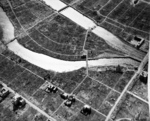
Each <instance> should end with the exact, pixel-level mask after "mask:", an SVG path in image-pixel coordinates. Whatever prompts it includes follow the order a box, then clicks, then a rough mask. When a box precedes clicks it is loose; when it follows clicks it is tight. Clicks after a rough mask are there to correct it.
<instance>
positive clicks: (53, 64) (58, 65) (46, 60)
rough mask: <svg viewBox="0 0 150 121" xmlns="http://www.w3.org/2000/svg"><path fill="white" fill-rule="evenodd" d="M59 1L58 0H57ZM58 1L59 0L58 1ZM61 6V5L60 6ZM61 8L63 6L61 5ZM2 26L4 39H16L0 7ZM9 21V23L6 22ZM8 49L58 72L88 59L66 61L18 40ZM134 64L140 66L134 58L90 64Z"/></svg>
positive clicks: (78, 66)
mask: <svg viewBox="0 0 150 121" xmlns="http://www.w3.org/2000/svg"><path fill="white" fill-rule="evenodd" d="M56 1H57V0H56ZM56 3H57V2H56ZM59 7H60V6H59ZM60 8H61V7H60ZM0 12H1V14H0V21H1V22H0V26H2V27H3V30H4V33H5V35H7V36H8V35H9V37H7V36H6V38H5V39H3V41H6V42H9V41H10V40H12V39H14V27H13V25H12V23H11V22H10V21H9V18H8V17H7V16H6V14H5V12H4V11H3V10H2V9H0ZM5 22H7V24H4V23H5ZM8 49H9V50H11V51H12V52H14V53H15V54H16V55H18V56H20V57H21V58H23V59H25V60H27V61H28V62H30V63H32V64H34V65H36V66H38V67H41V68H43V69H45V70H53V71H56V72H69V71H73V70H77V69H80V68H82V67H86V61H76V62H75V61H74V62H72V61H71V62H70V61H64V60H59V59H56V58H52V57H49V56H47V55H43V54H40V53H35V52H32V51H30V50H28V49H26V48H25V47H23V46H22V45H20V44H19V43H18V41H17V40H15V41H13V42H11V43H9V44H8ZM118 64H120V65H134V66H138V65H139V63H138V62H136V61H134V60H132V59H97V60H89V61H88V65H89V67H93V66H104V65H106V66H107V65H108V66H109V65H118Z"/></svg>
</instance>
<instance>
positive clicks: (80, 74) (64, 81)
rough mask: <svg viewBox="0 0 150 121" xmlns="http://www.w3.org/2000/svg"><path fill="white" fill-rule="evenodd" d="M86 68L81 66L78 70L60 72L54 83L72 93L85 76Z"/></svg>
mask: <svg viewBox="0 0 150 121" xmlns="http://www.w3.org/2000/svg"><path fill="white" fill-rule="evenodd" d="M85 76H86V69H85V68H81V69H79V70H76V71H72V72H67V73H65V72H64V73H58V74H56V75H55V77H54V78H53V79H52V83H53V84H54V85H56V86H58V87H60V88H61V89H63V90H64V91H65V92H67V93H71V92H72V91H73V90H74V89H75V88H76V87H77V85H78V84H79V83H80V82H81V81H82V80H83V79H84V78H85Z"/></svg>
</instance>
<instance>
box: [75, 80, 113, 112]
mask: <svg viewBox="0 0 150 121" xmlns="http://www.w3.org/2000/svg"><path fill="white" fill-rule="evenodd" d="M110 91H111V90H110V89H109V88H108V87H106V86H104V85H102V84H100V83H98V82H97V81H94V80H92V79H90V78H86V79H85V80H84V82H83V83H82V84H81V85H80V86H79V87H78V88H77V89H76V90H75V92H74V94H75V95H77V97H78V98H79V99H80V100H82V101H83V102H85V103H87V104H88V105H91V106H92V107H94V108H95V109H99V108H100V106H101V104H102V102H103V101H104V99H105V98H106V96H107V95H108V94H109V92H110Z"/></svg>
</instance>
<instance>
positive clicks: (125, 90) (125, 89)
mask: <svg viewBox="0 0 150 121" xmlns="http://www.w3.org/2000/svg"><path fill="white" fill-rule="evenodd" d="M7 1H8V0H7ZM77 2H78V1H77ZM8 3H9V5H10V7H11V9H12V11H13V8H12V6H11V3H10V2H9V1H8ZM18 7H19V6H18ZM116 7H117V6H116ZM114 9H115V8H114ZM143 10H144V8H143ZM112 11H113V10H112ZM112 11H111V12H112ZM141 12H142V11H141ZM13 13H14V15H15V16H16V14H15V12H14V11H13ZM55 14H59V13H58V12H57V11H55V12H54V13H53V14H51V15H49V16H47V17H45V18H44V19H43V20H41V21H40V22H42V21H44V20H46V19H47V18H49V17H51V16H53V15H55ZM109 14H110V13H109ZM109 14H108V15H109ZM139 14H140V13H139ZM139 14H138V15H139ZM138 15H137V17H138ZM105 17H106V16H105ZM107 18H109V17H108V16H107V17H106V19H107ZM16 19H17V16H16ZM109 19H111V18H109ZM135 19H136V18H135ZM17 20H18V19H17ZM104 21H105V20H104ZM133 21H134V20H133ZM18 22H19V20H18ZM40 22H38V23H37V24H39V23H40ZM115 22H116V21H115ZM19 23H20V22H19ZM108 23H109V22H108ZM117 23H119V22H117ZM37 24H35V25H34V26H32V27H31V28H29V29H32V28H34V27H35V26H36V25H37ZM110 24H111V23H110ZM119 24H121V23H119ZM20 25H21V23H20ZM114 26H116V25H114ZM123 26H125V25H123ZM21 27H22V28H23V30H24V32H27V30H25V29H24V27H23V26H22V25H21ZM125 27H129V26H125ZM130 28H133V27H130ZM133 29H135V30H138V29H136V28H133ZM139 31H142V30H139ZM142 32H144V33H147V32H145V31H142ZM26 34H27V33H26ZM87 34H88V31H87V33H86V36H85V42H84V45H83V49H84V46H85V43H86V39H87ZM148 34H149V33H148ZM27 35H28V34H27ZM28 36H29V35H28ZM44 36H45V35H44ZM29 37H30V36H29ZM30 38H31V37H30ZM31 39H32V38H31ZM49 40H50V39H49ZM32 41H34V42H35V43H36V44H37V45H38V46H39V47H41V48H43V49H45V50H47V51H50V50H48V49H46V48H44V47H42V45H40V44H38V43H37V42H36V41H35V40H33V39H32ZM50 41H53V40H50ZM59 44H61V43H59ZM64 45H65V44H64ZM72 46H73V45H72ZM51 52H53V51H51ZM53 53H56V52H53ZM57 54H60V53H57ZM1 55H2V54H1ZM60 55H65V54H60ZM2 56H4V55H2ZM65 56H76V55H65ZM5 58H7V59H9V58H8V57H5ZM9 60H10V59H9ZM87 63H88V59H87ZM19 66H20V65H19ZM21 67H22V68H23V69H24V71H25V70H26V71H28V72H30V73H32V74H34V75H36V76H37V77H38V78H41V79H43V78H42V77H41V76H39V75H37V74H35V73H34V72H32V71H31V70H29V69H27V68H25V67H23V66H21ZM86 68H87V70H88V65H87V67H86ZM24 71H23V72H24ZM23 72H22V73H23ZM22 73H21V74H22ZM139 73H140V71H138V72H136V73H135V75H134V76H133V77H132V79H131V80H130V81H129V82H128V84H127V85H126V87H125V88H124V90H123V92H122V93H120V92H118V91H116V90H115V89H113V88H111V87H109V86H107V85H105V84H103V83H101V82H100V81H98V80H96V79H93V78H91V77H90V78H91V79H92V80H94V81H97V82H98V83H100V84H102V85H104V86H106V87H108V88H110V89H111V90H113V91H115V92H117V93H119V94H121V95H120V96H119V98H118V100H117V101H116V103H115V105H114V106H113V108H112V109H111V111H110V112H109V114H108V116H106V115H104V114H102V113H101V112H99V111H97V110H96V109H94V108H93V107H92V110H94V111H96V112H97V113H99V114H100V115H103V116H104V117H106V121H108V120H109V119H110V117H111V114H112V112H113V111H114V109H115V108H116V106H117V104H118V103H119V101H120V100H121V99H122V97H123V96H124V94H125V93H126V92H127V93H129V94H131V95H132V96H134V97H136V98H138V99H140V100H142V101H143V102H145V103H148V102H147V101H146V100H144V99H142V98H141V97H139V96H137V95H135V94H133V93H132V92H130V91H127V89H128V87H129V86H130V84H131V83H132V81H133V79H134V78H135V77H136V76H137V74H139ZM21 74H19V75H17V77H18V76H20V75H21ZM17 77H16V78H17ZM87 77H89V75H88V73H87V75H86V77H85V78H87ZM85 78H84V79H83V80H82V81H81V82H80V83H79V84H78V85H77V86H76V88H75V89H74V90H73V91H72V92H71V94H73V92H74V91H75V90H76V89H77V88H79V86H80V85H81V84H82V83H83V82H84V80H85ZM44 83H45V82H44V80H43V84H44ZM58 89H59V90H61V91H62V92H65V91H64V90H63V89H61V88H59V87H58ZM10 90H11V89H10ZM37 91H38V89H37ZM12 92H13V93H15V92H14V91H13V90H12ZM110 92H111V91H110ZM35 93H36V92H35ZM35 93H34V94H35ZM108 95H109V94H108ZM108 95H107V96H108ZM75 98H76V99H77V100H78V101H79V102H81V103H83V104H86V103H84V102H83V101H81V100H80V99H78V98H77V97H76V96H75ZM106 98H107V97H106ZM106 98H105V99H106ZM24 99H25V100H26V101H27V102H28V103H29V104H30V105H32V106H33V107H34V108H35V109H37V110H38V111H39V112H40V113H42V114H44V115H45V116H46V117H47V118H52V117H51V116H49V115H47V114H46V113H45V112H44V111H42V110H41V109H39V108H38V107H37V106H35V105H33V104H32V103H31V102H30V101H28V100H27V99H26V98H24ZM63 103H64V101H63V102H62V103H61V104H60V106H59V107H58V108H57V109H56V110H55V112H54V113H53V114H55V113H56V112H57V111H58V110H59V108H60V107H61V106H62V105H63ZM52 120H53V118H52Z"/></svg>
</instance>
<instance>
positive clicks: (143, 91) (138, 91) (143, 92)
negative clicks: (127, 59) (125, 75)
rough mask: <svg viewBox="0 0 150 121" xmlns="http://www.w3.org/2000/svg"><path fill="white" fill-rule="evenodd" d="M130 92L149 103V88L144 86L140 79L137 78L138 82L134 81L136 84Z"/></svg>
mask: <svg viewBox="0 0 150 121" xmlns="http://www.w3.org/2000/svg"><path fill="white" fill-rule="evenodd" d="M130 91H131V92H132V93H133V94H135V95H137V96H139V97H141V98H142V99H144V100H146V101H148V86H147V84H144V83H143V82H141V81H140V79H139V77H137V78H136V80H135V81H134V84H133V86H132V87H131V89H130Z"/></svg>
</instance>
